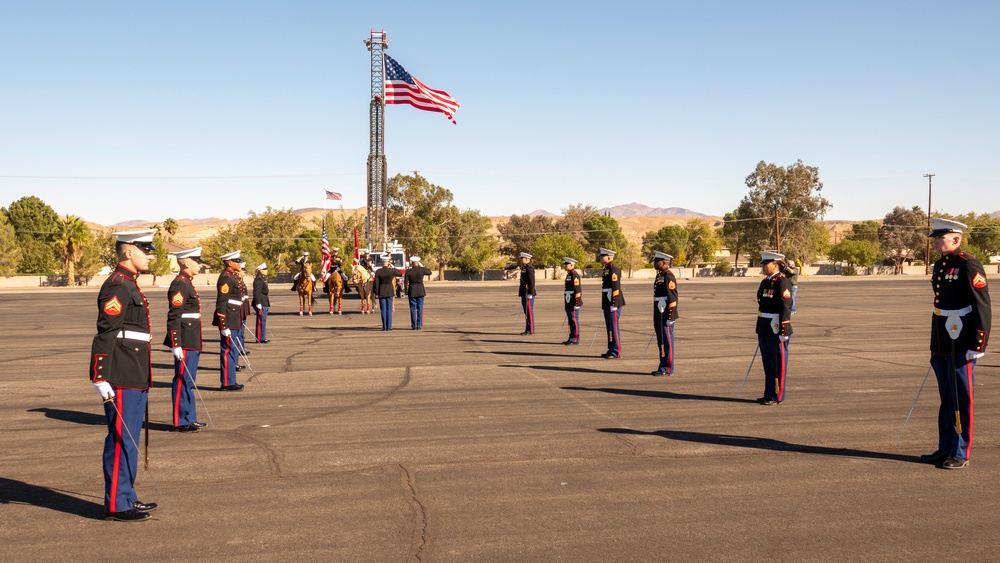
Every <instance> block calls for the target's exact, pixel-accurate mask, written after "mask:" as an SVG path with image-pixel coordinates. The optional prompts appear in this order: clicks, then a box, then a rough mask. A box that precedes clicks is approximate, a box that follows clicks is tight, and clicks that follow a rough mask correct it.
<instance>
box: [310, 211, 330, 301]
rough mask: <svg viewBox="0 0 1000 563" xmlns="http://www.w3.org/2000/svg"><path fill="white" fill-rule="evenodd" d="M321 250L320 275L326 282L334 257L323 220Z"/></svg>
mask: <svg viewBox="0 0 1000 563" xmlns="http://www.w3.org/2000/svg"><path fill="white" fill-rule="evenodd" d="M326 193H330V192H326ZM313 232H316V231H313ZM319 252H320V254H321V255H322V256H323V261H322V262H320V265H319V272H320V276H322V278H323V281H324V282H326V278H327V275H328V274H327V270H329V269H330V264H331V263H332V262H333V259H332V258H330V239H328V238H326V221H323V240H322V241H321V242H320V245H319Z"/></svg>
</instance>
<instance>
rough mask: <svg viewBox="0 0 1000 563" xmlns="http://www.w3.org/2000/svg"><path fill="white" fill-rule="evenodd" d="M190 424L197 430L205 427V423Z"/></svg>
mask: <svg viewBox="0 0 1000 563" xmlns="http://www.w3.org/2000/svg"><path fill="white" fill-rule="evenodd" d="M191 424H194V425H195V426H197V427H198V428H204V427H205V423H204V422H197V421H196V422H192V423H191Z"/></svg>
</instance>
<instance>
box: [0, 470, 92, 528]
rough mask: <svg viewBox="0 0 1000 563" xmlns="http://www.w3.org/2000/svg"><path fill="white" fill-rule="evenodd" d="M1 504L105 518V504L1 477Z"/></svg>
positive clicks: (84, 516)
mask: <svg viewBox="0 0 1000 563" xmlns="http://www.w3.org/2000/svg"><path fill="white" fill-rule="evenodd" d="M0 504H29V505H31V506H38V507H41V508H49V509H52V510H58V511H59V512H66V513H67V514H75V515H77V516H81V517H83V518H92V519H94V520H101V519H103V518H104V504H98V503H96V502H90V501H88V500H83V499H79V498H76V497H74V496H70V495H67V494H65V493H63V492H61V491H57V490H54V489H50V488H48V487H40V486H38V485H32V484H30V483H25V482H24V481H16V480H14V479H7V478H5V477H0Z"/></svg>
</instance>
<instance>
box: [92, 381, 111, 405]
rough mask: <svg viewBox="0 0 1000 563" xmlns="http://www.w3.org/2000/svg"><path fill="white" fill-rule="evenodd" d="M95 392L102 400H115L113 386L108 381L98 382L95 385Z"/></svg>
mask: <svg viewBox="0 0 1000 563" xmlns="http://www.w3.org/2000/svg"><path fill="white" fill-rule="evenodd" d="M94 391H97V394H98V395H100V397H101V400H103V401H110V400H111V399H114V398H115V390H114V389H112V388H111V384H110V383H108V382H107V381H98V382H97V383H95V384H94Z"/></svg>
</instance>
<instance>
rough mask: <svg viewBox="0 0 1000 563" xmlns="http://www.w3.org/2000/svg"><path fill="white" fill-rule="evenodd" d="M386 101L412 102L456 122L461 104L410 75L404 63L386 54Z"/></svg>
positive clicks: (388, 102) (392, 102) (389, 102)
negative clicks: (457, 111)
mask: <svg viewBox="0 0 1000 563" xmlns="http://www.w3.org/2000/svg"><path fill="white" fill-rule="evenodd" d="M385 103H387V104H410V105H411V106H413V107H415V108H417V109H422V110H424V111H438V112H441V113H443V114H444V115H445V117H447V118H448V120H449V121H451V122H452V123H455V118H454V117H453V116H454V114H455V111H456V110H458V108H459V107H460V106H461V104H459V103H458V102H456V101H455V98H452V97H451V96H450V95H449V94H448V92H445V91H444V90H433V89H431V88H428V87H427V86H426V85H425V84H424V83H423V82H421V81H419V80H417V79H416V78H414V77H412V76H410V73H408V72H406V69H405V68H403V66H402V65H400V64H399V63H397V62H396V61H394V60H393V59H392V57H390V56H389V55H385Z"/></svg>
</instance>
